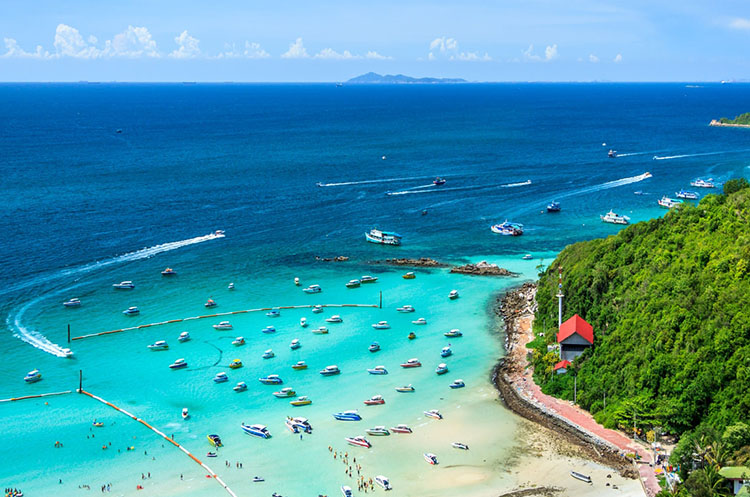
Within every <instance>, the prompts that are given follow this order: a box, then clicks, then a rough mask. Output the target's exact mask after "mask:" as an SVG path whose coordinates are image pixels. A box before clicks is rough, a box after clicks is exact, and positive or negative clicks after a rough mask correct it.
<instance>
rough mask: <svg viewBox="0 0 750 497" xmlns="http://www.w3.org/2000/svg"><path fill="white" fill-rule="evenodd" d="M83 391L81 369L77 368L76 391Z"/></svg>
mask: <svg viewBox="0 0 750 497" xmlns="http://www.w3.org/2000/svg"><path fill="white" fill-rule="evenodd" d="M81 392H83V370H82V369H79V370H78V393H81Z"/></svg>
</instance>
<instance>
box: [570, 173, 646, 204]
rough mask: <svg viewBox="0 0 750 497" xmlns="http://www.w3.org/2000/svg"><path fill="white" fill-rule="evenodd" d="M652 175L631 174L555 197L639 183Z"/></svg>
mask: <svg viewBox="0 0 750 497" xmlns="http://www.w3.org/2000/svg"><path fill="white" fill-rule="evenodd" d="M650 177H651V173H643V174H639V175H638V176H630V177H628V178H620V179H616V180H613V181H607V182H606V183H601V184H598V185H592V186H587V187H585V188H580V189H578V190H573V191H570V192H568V193H563V194H562V195H557V196H556V197H555V198H558V199H560V198H567V197H572V196H574V195H583V194H584V193H593V192H598V191H601V190H608V189H610V188H617V187H618V186H623V185H630V184H632V183H638V182H639V181H643V180H644V179H648V178H650Z"/></svg>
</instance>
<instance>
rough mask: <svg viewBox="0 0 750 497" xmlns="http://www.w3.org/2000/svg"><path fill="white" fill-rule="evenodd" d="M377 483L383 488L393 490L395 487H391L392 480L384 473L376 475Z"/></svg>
mask: <svg viewBox="0 0 750 497" xmlns="http://www.w3.org/2000/svg"><path fill="white" fill-rule="evenodd" d="M375 483H377V484H378V485H380V486H381V487H383V490H393V487H391V481H390V480H389V479H388V477H387V476H383V475H378V476H376V477H375Z"/></svg>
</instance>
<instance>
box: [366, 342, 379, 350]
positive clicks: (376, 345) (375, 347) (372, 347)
mask: <svg viewBox="0 0 750 497" xmlns="http://www.w3.org/2000/svg"><path fill="white" fill-rule="evenodd" d="M367 349H368V350H369V351H370V352H377V351H378V350H380V344H379V343H378V342H372V343H371V344H370V346H369V347H367Z"/></svg>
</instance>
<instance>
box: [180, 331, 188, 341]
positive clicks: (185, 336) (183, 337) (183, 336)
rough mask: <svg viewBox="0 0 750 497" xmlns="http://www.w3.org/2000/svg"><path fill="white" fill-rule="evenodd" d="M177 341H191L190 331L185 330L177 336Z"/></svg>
mask: <svg viewBox="0 0 750 497" xmlns="http://www.w3.org/2000/svg"><path fill="white" fill-rule="evenodd" d="M177 341H178V342H181V343H185V342H189V341H190V333H188V332H187V331H183V332H182V333H180V336H178V337H177Z"/></svg>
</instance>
